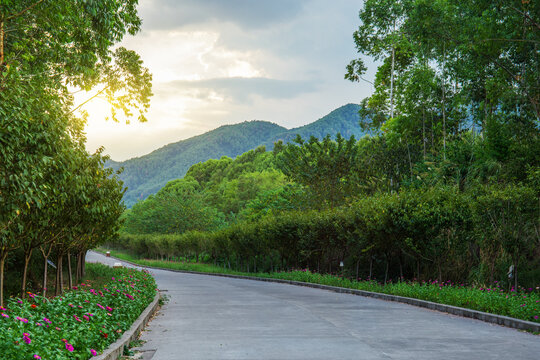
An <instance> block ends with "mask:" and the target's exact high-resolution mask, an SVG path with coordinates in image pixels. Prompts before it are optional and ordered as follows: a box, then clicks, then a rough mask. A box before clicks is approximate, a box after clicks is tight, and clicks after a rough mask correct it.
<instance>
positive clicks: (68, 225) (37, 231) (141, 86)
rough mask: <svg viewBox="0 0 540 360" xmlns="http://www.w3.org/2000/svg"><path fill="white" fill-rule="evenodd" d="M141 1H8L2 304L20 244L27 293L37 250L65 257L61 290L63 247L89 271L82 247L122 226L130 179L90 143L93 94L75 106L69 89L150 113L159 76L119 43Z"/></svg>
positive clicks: (1, 35)
mask: <svg viewBox="0 0 540 360" xmlns="http://www.w3.org/2000/svg"><path fill="white" fill-rule="evenodd" d="M136 3H137V2H136V1H133V0H124V1H103V2H96V1H67V0H61V1H27V0H22V1H7V2H6V1H3V2H2V3H1V4H0V172H1V173H2V175H3V176H2V179H1V180H0V201H1V202H2V208H1V209H0V304H1V303H2V302H3V292H2V289H3V274H4V264H5V262H6V261H8V262H9V261H10V259H9V258H8V256H9V255H10V252H11V251H12V250H14V249H17V248H20V249H21V250H22V251H21V253H22V255H23V257H24V262H23V267H22V269H21V270H22V271H21V272H22V279H21V280H22V281H21V293H22V296H24V293H25V286H26V277H27V267H28V261H29V259H30V258H31V254H32V252H33V251H34V250H37V249H39V250H41V251H42V254H43V255H44V257H45V260H46V259H47V258H48V257H49V256H50V255H51V254H52V253H54V254H55V255H56V256H57V258H58V260H60V261H59V263H58V272H57V275H58V277H57V286H56V288H57V292H58V293H59V292H61V290H62V287H63V283H62V278H61V276H62V266H61V259H63V257H64V255H65V254H68V255H69V254H70V253H77V254H78V255H79V262H78V265H77V266H78V270H77V275H81V271H82V268H81V266H80V265H81V264H82V262H83V261H82V260H83V259H84V257H83V256H82V255H81V254H83V253H84V252H85V251H86V250H87V249H89V248H91V247H93V246H95V245H96V244H98V243H100V242H102V241H103V240H104V239H105V238H108V237H110V236H114V234H115V233H116V231H117V230H118V227H119V222H118V218H119V216H120V215H121V213H122V211H123V208H124V206H123V204H122V202H121V201H122V196H123V192H124V190H123V186H122V183H121V182H120V181H119V180H118V177H117V175H118V173H117V172H115V171H113V170H111V169H104V166H103V165H104V162H105V161H106V160H107V158H105V157H103V156H102V155H101V152H102V150H99V151H97V152H96V154H93V155H90V154H88V153H87V152H86V151H85V150H84V141H85V138H84V133H83V129H84V117H85V116H84V111H83V119H80V118H77V117H76V116H75V115H74V114H75V113H76V112H77V110H79V109H82V106H84V104H85V103H86V102H84V103H82V104H79V105H77V106H76V105H75V104H74V103H73V96H72V94H71V93H70V91H73V89H75V90H86V91H89V90H91V89H93V91H94V92H95V96H98V95H103V96H105V97H106V98H107V100H108V101H109V102H110V103H111V116H112V118H113V119H116V118H117V116H116V112H117V111H121V112H122V113H123V115H124V116H126V117H131V116H137V117H138V119H139V120H140V121H144V120H145V118H144V114H145V113H146V111H147V109H148V106H149V98H150V96H151V95H152V92H151V75H150V74H149V72H148V70H147V69H146V68H144V67H143V66H142V61H141V60H140V58H139V56H138V55H137V54H136V53H134V52H133V51H129V50H127V49H124V48H121V47H120V48H117V49H116V50H114V51H113V49H112V47H113V46H114V45H115V44H116V43H118V42H120V41H121V40H122V38H123V36H124V35H125V34H127V33H129V34H131V35H134V34H135V33H136V32H137V31H138V30H139V27H140V24H141V21H140V19H139V18H138V16H137V11H136ZM89 100H90V99H89ZM21 253H16V254H14V255H19V254H21ZM68 259H70V257H68ZM46 270H47V265H45V267H44V272H45V274H44V282H43V284H42V287H43V288H46V287H47V284H46V281H47V277H46ZM69 275H70V283H71V282H72V279H71V272H70V274H69Z"/></svg>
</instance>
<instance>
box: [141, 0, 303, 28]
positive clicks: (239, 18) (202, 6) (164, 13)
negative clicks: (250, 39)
mask: <svg viewBox="0 0 540 360" xmlns="http://www.w3.org/2000/svg"><path fill="white" fill-rule="evenodd" d="M305 4H306V1H297V0H295V1H291V0H272V1H259V0H153V1H141V7H140V11H141V12H144V14H145V16H144V18H143V26H144V27H145V28H148V29H168V30H170V29H179V28H185V27H191V26H197V25H208V24H209V23H212V22H220V23H223V22H229V23H234V24H236V25H238V26H240V27H241V28H243V29H245V30H250V29H260V28H266V27H268V26H270V25H277V24H279V23H283V22H287V21H290V20H291V19H294V18H295V17H296V16H297V15H298V13H299V12H300V11H302V9H303V7H304V5H305Z"/></svg>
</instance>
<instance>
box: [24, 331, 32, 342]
mask: <svg viewBox="0 0 540 360" xmlns="http://www.w3.org/2000/svg"><path fill="white" fill-rule="evenodd" d="M28 336H29V335H28V334H27V333H24V334H23V341H24V342H25V343H27V344H30V343H31V342H32V340H30V338H29V337H28Z"/></svg>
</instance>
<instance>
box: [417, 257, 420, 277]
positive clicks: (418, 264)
mask: <svg viewBox="0 0 540 360" xmlns="http://www.w3.org/2000/svg"><path fill="white" fill-rule="evenodd" d="M416 273H417V276H418V277H417V278H416V279H417V280H418V281H420V260H418V259H417V260H416Z"/></svg>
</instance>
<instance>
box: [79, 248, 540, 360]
mask: <svg viewBox="0 0 540 360" xmlns="http://www.w3.org/2000/svg"><path fill="white" fill-rule="evenodd" d="M87 261H90V262H98V261H99V262H103V263H107V264H109V265H112V264H113V263H114V262H118V260H114V259H111V258H106V257H105V256H103V255H100V254H97V253H94V252H89V253H88V255H87ZM151 273H152V274H153V275H154V276H155V278H156V281H157V283H158V287H159V289H160V290H163V291H164V292H163V294H166V295H167V296H168V297H169V301H168V303H167V304H166V305H165V306H163V307H162V308H161V310H160V312H159V313H158V314H157V316H156V317H155V318H154V319H153V320H152V321H151V322H150V324H149V326H148V328H147V331H145V332H143V334H142V336H141V340H143V341H145V343H144V345H142V346H141V348H140V351H142V354H143V355H144V359H145V360H146V359H152V360H176V359H187V360H200V359H201V360H202V359H205V360H206V359H234V360H240V359H242V360H247V359H249V360H255V359H267V360H270V359H272V360H274V359H275V360H278V359H279V360H281V359H291V360H293V359H294V360H298V359H302V360H304V359H305V360H316V359H321V360H328V359H355V360H356V359H366V360H368V359H414V360H423V359H426V360H428V359H429V360H433V359H490V360H493V359H520V360H521V359H531V360H539V359H540V336H538V335H532V334H530V333H526V332H521V331H518V330H514V329H510V328H505V327H502V326H498V325H493V324H488V323H484V322H481V321H478V320H472V319H468V318H461V317H458V316H453V315H447V314H444V313H439V312H436V311H431V310H427V309H423V308H418V307H414V306H411V305H406V304H400V303H396V302H389V301H383V300H377V299H371V298H365V297H362V296H355V295H350V294H338V293H334V292H331V291H327V290H321V289H312V288H308V287H301V286H294V285H288V284H279V283H269V282H260V281H254V280H244V279H233V278H225V277H216V276H207V275H196V274H186V273H177V272H171V271H164V270H151Z"/></svg>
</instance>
